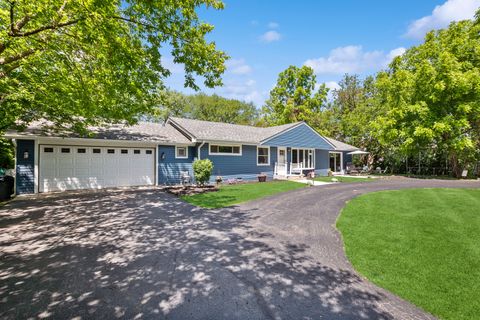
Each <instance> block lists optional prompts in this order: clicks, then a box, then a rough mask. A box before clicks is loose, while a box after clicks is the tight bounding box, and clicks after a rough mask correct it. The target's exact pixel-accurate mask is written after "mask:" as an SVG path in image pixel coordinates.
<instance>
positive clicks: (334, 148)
mask: <svg viewBox="0 0 480 320" xmlns="http://www.w3.org/2000/svg"><path fill="white" fill-rule="evenodd" d="M302 124H304V125H306V126H307V128H309V129H310V130H312V131H313V132H314V133H315V134H316V135H317V136H319V137H320V138H322V139H323V140H324V141H325V142H326V143H327V144H328V145H329V146H331V147H332V148H333V150H337V148H336V147H335V146H334V145H333V144H331V143H330V141H328V139H326V138H325V137H324V136H322V135H321V134H320V133H318V132H317V131H315V130H314V129H313V128H312V127H310V126H309V125H308V124H307V123H306V122H300V123H299V124H297V125H296V126H293V127H291V128H288V129H286V130H283V131H281V132H279V133H276V134H274V135H273V136H271V137H268V138H267V139H265V140H262V141H261V143H260V144H262V145H263V144H265V143H267V142H268V141H269V140H271V139H273V138H275V137H277V136H279V135H282V134H284V133H287V132H288V131H290V130H293V129H295V128H298V127H299V126H301V125H302ZM314 149H315V148H314ZM319 150H330V149H319Z"/></svg>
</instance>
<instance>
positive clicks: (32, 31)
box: [8, 19, 81, 37]
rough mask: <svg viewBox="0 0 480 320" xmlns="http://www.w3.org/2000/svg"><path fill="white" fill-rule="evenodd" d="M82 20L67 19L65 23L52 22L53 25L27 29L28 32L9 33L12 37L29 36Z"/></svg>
mask: <svg viewBox="0 0 480 320" xmlns="http://www.w3.org/2000/svg"><path fill="white" fill-rule="evenodd" d="M80 20H81V19H74V20H70V21H67V22H63V23H55V24H51V25H48V26H43V27H40V28H38V29H35V30H31V31H27V32H16V31H14V32H9V33H8V35H9V36H11V37H28V36H31V35H34V34H37V33H40V32H42V31H45V30H55V29H59V28H62V27H66V26H71V25H73V24H76V23H78V22H79V21H80Z"/></svg>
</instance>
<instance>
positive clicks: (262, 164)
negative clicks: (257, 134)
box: [257, 146, 270, 167]
mask: <svg viewBox="0 0 480 320" xmlns="http://www.w3.org/2000/svg"><path fill="white" fill-rule="evenodd" d="M258 148H263V149H267V150H268V154H267V156H268V163H258V156H259V154H258ZM257 166H262V167H266V166H270V147H269V146H257Z"/></svg>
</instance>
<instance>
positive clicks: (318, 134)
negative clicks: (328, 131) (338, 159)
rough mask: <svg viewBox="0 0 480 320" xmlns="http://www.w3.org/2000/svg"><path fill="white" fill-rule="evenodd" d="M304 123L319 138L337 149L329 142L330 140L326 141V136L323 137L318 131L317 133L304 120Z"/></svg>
mask: <svg viewBox="0 0 480 320" xmlns="http://www.w3.org/2000/svg"><path fill="white" fill-rule="evenodd" d="M304 124H305V125H306V126H307V128H309V129H310V130H312V131H313V132H314V133H316V134H317V136H319V137H320V138H322V139H323V140H325V142H326V143H328V144H329V145H330V146H332V148H333V149H334V150H337V148H336V147H335V146H334V145H333V144H332V143H330V141H328V139H327V138H325V137H324V136H322V135H321V134H320V133H318V132H317V131H315V130H314V129H313V128H312V127H310V126H309V125H308V124H307V123H306V122H304Z"/></svg>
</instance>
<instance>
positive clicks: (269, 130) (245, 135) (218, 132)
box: [169, 117, 301, 144]
mask: <svg viewBox="0 0 480 320" xmlns="http://www.w3.org/2000/svg"><path fill="white" fill-rule="evenodd" d="M169 120H170V121H171V122H173V124H177V125H178V126H180V127H181V128H180V129H184V130H186V131H187V133H189V134H191V135H192V136H193V137H194V138H196V139H197V140H210V141H231V142H245V143H253V144H258V143H260V142H261V141H263V140H265V139H267V138H269V137H271V136H273V135H275V134H277V133H280V132H282V131H284V130H287V129H290V128H293V127H295V126H297V125H299V124H300V123H301V122H295V123H289V124H284V125H280V126H274V127H266V128H261V127H253V126H245V125H238V124H231V123H223V122H212V121H202V120H193V119H185V118H176V117H170V118H169Z"/></svg>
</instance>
